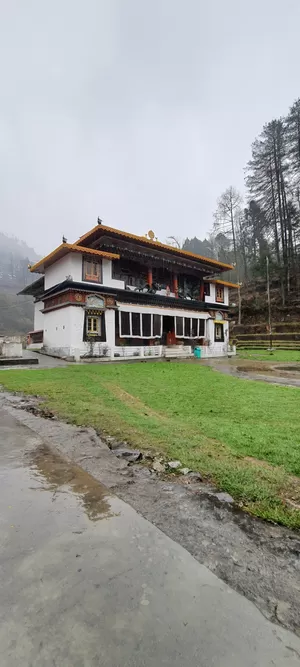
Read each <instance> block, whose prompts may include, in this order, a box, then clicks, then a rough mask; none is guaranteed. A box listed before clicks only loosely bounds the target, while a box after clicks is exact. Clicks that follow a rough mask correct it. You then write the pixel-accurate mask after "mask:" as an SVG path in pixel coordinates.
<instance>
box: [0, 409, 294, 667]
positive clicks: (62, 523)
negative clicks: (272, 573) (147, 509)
mask: <svg viewBox="0 0 300 667" xmlns="http://www.w3.org/2000/svg"><path fill="white" fill-rule="evenodd" d="M0 506H1V513H0V573H1V607H0V653H1V657H0V664H1V667H48V666H49V667H50V666H51V667H53V666H57V667H96V666H97V667H99V666H100V665H101V667H158V666H159V667H160V666H166V667H171V666H172V667H183V666H184V665H188V666H189V667H268V666H271V665H272V666H274V665H275V667H292V666H295V665H300V639H298V638H296V637H295V636H294V635H292V634H291V633H289V632H287V631H285V630H283V629H282V628H280V627H278V626H275V625H272V624H271V623H269V622H268V621H267V620H266V619H265V618H264V617H263V616H262V615H261V614H260V612H259V611H258V610H257V609H256V608H255V607H254V606H253V605H252V604H251V603H250V602H248V601H247V600H246V599H245V598H242V597H240V596H239V595H238V594H237V593H234V592H233V591H232V590H231V589H230V588H229V587H227V586H226V585H225V584H224V583H223V582H222V581H220V580H219V579H218V578H217V577H215V576H214V575H213V574H212V573H210V572H209V571H208V570H207V569H206V568H205V567H204V566H201V565H199V563H197V562H196V561H195V560H194V559H193V558H192V556H190V555H189V554H188V553H187V552H186V551H185V550H184V549H183V548H181V547H180V546H179V545H177V544H176V543H174V542H173V541H172V540H170V539H169V538H167V537H166V536H165V535H164V534H163V533H161V532H160V531H159V530H158V529H156V528H154V526H152V525H151V524H150V523H148V522H147V521H146V520H144V519H143V518H141V517H140V516H139V515H138V514H137V513H136V512H135V511H134V510H133V509H132V508H130V507H129V506H128V505H126V504H125V503H123V502H122V501H120V500H118V499H117V498H115V497H113V496H111V495H109V493H108V491H107V490H106V489H105V488H104V487H102V486H101V485H100V484H99V483H98V482H96V481H95V480H94V478H92V477H91V476H90V475H89V474H88V473H86V472H84V471H83V470H82V469H81V468H79V467H77V466H76V465H73V464H69V463H68V462H66V461H65V460H64V459H63V458H61V456H60V455H56V454H54V453H53V452H52V451H51V450H49V448H48V447H47V445H46V444H45V443H43V442H42V441H41V439H40V438H39V437H37V436H36V434H34V433H33V431H31V430H30V429H28V428H27V427H26V426H24V425H22V424H21V423H19V422H18V421H16V420H15V419H14V417H12V416H11V415H10V414H9V413H8V412H6V411H5V410H0Z"/></svg>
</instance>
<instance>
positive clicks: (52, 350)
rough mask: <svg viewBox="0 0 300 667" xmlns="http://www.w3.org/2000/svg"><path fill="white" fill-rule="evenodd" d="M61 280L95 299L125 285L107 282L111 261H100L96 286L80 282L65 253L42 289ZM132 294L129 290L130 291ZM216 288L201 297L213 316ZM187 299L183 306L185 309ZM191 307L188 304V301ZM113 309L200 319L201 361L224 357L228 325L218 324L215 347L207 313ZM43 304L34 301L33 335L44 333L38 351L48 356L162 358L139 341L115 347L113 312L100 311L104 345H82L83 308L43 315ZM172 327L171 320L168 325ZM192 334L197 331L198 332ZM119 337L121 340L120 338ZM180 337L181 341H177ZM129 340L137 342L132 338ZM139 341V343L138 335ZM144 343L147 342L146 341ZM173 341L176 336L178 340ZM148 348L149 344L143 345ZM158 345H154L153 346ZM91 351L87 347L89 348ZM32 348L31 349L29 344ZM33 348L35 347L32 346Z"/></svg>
mask: <svg viewBox="0 0 300 667" xmlns="http://www.w3.org/2000/svg"><path fill="white" fill-rule="evenodd" d="M66 280H69V281H70V280H71V281H73V282H74V283H81V284H82V288H83V289H84V287H87V286H89V287H90V286H91V285H93V286H95V294H97V293H99V294H101V289H100V290H99V287H101V285H102V286H103V291H104V292H105V289H104V288H105V287H107V288H115V289H116V290H124V289H125V285H124V282H123V281H122V280H117V279H114V278H113V277H112V260H110V259H106V258H105V259H103V260H102V282H101V283H97V284H96V285H95V283H88V282H86V281H83V275H82V255H81V254H80V253H77V252H70V253H69V254H67V255H66V256H65V257H63V258H61V259H58V260H57V261H56V262H55V263H53V264H52V265H51V266H49V267H48V268H46V269H45V284H44V289H45V291H46V290H49V289H50V288H53V287H54V286H56V285H59V284H60V283H63V282H64V281H66ZM133 289H134V288H133ZM157 295H158V296H159V295H160V296H166V290H161V291H160V292H157ZM168 296H173V297H174V300H175V298H176V297H175V294H172V293H171V294H168ZM215 298H216V286H215V284H214V283H210V296H205V303H207V304H211V306H212V309H213V310H214V311H215V314H216V310H217V309H220V311H222V306H227V305H228V287H226V286H224V302H223V303H216V301H215ZM187 304H188V300H187V301H186V305H187ZM191 304H192V302H191ZM116 308H117V309H118V311H119V312H122V311H123V312H134V313H140V314H141V315H142V314H149V313H152V314H153V315H163V316H171V317H174V318H176V317H183V318H193V319H200V320H204V322H205V328H204V337H205V339H206V342H207V345H203V346H202V356H203V357H211V356H223V355H225V354H227V349H228V322H227V321H225V320H222V325H223V331H224V341H222V342H220V343H218V342H215V339H214V338H215V328H214V325H215V321H216V320H215V319H214V316H213V315H214V313H211V312H209V311H207V310H203V312H201V311H197V310H194V309H193V308H192V307H191V309H188V308H187V307H186V308H184V309H183V308H174V307H169V306H167V307H162V306H155V305H153V306H152V305H151V306H148V305H138V304H137V303H128V301H127V300H126V302H122V301H121V300H118V301H117V302H116ZM43 309H44V302H43V301H42V300H39V301H36V303H35V309H34V330H35V331H39V330H43V331H44V339H43V348H44V350H45V351H46V352H47V353H48V354H52V355H55V356H59V357H73V358H75V359H76V360H79V359H80V358H81V357H84V356H85V355H89V354H90V353H91V349H92V353H93V355H95V356H99V355H103V354H104V355H105V356H106V357H107V358H114V357H115V355H117V357H116V358H122V357H128V356H153V357H156V356H162V355H163V354H164V347H163V345H161V344H156V345H151V344H150V345H148V346H145V345H144V341H143V342H142V341H141V345H140V346H138V345H137V346H130V345H128V347H121V346H118V345H116V331H115V309H114V308H106V309H105V311H104V312H103V315H102V317H103V318H104V319H105V329H106V341H105V342H104V341H103V342H93V343H92V344H91V343H90V342H86V341H84V335H83V334H84V326H85V307H84V303H82V304H77V303H76V304H75V303H74V304H72V305H71V304H68V305H65V306H63V307H59V306H58V307H55V308H54V309H53V310H49V311H48V312H43ZM217 319H219V320H221V319H222V316H220V315H219V317H218V318H217ZM174 322H175V320H174ZM198 330H200V329H199V327H198ZM121 337H122V336H121ZM181 337H182V338H183V336H181ZM135 338H138V336H137V337H135ZM141 338H145V336H144V337H142V336H141ZM148 338H153V336H151V337H150V336H149V337H148ZM178 338H179V336H178ZM149 342H150V343H151V341H149ZM190 342H191V345H186V344H185V345H184V344H183V343H182V345H181V346H178V353H179V350H181V352H183V353H186V354H192V343H193V340H191V341H190ZM157 343H159V341H157ZM91 346H92V348H91ZM31 347H34V345H31ZM35 347H37V345H35Z"/></svg>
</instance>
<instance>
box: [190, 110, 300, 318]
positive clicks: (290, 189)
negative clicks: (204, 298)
mask: <svg viewBox="0 0 300 667" xmlns="http://www.w3.org/2000/svg"><path fill="white" fill-rule="evenodd" d="M183 247H184V248H185V249H187V250H193V251H194V252H199V253H200V254H206V255H208V256H211V257H216V258H218V259H220V260H223V261H225V262H228V261H229V262H232V263H234V265H235V267H236V268H235V272H231V276H230V277H231V279H235V280H236V281H237V282H241V283H242V285H243V287H246V286H247V285H248V284H249V283H253V282H254V281H255V282H258V283H259V282H262V281H265V280H266V258H267V257H268V258H269V266H270V278H271V282H272V281H273V284H276V283H277V284H278V288H279V289H280V299H281V302H282V305H283V306H284V305H285V303H286V301H287V299H288V297H289V294H290V292H292V291H294V290H295V289H297V288H298V286H299V284H300V98H299V99H298V100H296V101H295V102H294V103H293V105H292V106H291V107H290V109H289V111H288V113H287V115H286V116H285V117H283V118H278V119H273V120H271V121H269V122H267V123H266V124H265V125H264V126H263V128H262V131H261V133H260V135H259V136H258V137H257V138H256V139H255V140H254V141H253V144H252V156H251V159H250V161H249V162H248V164H247V165H246V166H245V196H244V197H243V196H242V195H241V193H240V192H239V191H238V190H237V189H236V188H235V187H234V185H230V186H229V187H228V188H227V189H226V190H225V192H223V193H222V194H221V195H220V197H219V199H218V202H217V207H216V211H215V213H214V224H213V228H212V232H211V234H209V236H208V238H207V239H204V241H200V240H199V239H197V238H195V239H186V240H185V242H184V244H183Z"/></svg>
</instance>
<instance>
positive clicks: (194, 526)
mask: <svg viewBox="0 0 300 667" xmlns="http://www.w3.org/2000/svg"><path fill="white" fill-rule="evenodd" d="M0 405H1V406H3V407H4V408H5V409H7V410H8V411H9V412H11V413H12V414H13V415H14V416H15V417H17V419H19V420H20V421H21V422H22V423H24V424H26V425H27V426H28V427H29V428H31V429H32V430H33V431H34V432H35V433H38V435H39V436H40V437H41V438H42V439H43V441H44V442H45V444H46V445H48V446H50V447H51V448H53V450H54V451H59V452H60V453H61V454H63V455H64V456H65V457H66V458H68V459H69V460H71V461H73V462H75V463H77V464H78V465H80V466H81V467H82V468H83V469H84V470H86V471H87V472H89V473H90V474H92V475H93V476H94V477H95V478H96V479H97V480H99V481H100V482H101V483H102V484H104V485H105V486H106V487H108V488H109V489H111V491H113V492H114V493H115V494H116V495H117V496H119V497H120V498H121V499H123V500H124V501H126V502H127V503H129V504H130V505H132V507H134V509H135V510H137V511H138V512H139V513H140V514H141V515H142V516H144V517H145V518H147V519H148V520H149V521H151V522H152V523H153V524H154V525H155V526H157V527H158V528H160V529H161V530H162V531H163V532H164V533H166V534H167V535H168V536H169V537H171V538H172V539H173V540H175V541H176V542H178V543H179V544H181V545H182V546H183V547H185V548H186V549H187V551H189V552H190V553H191V554H192V555H193V556H194V557H195V558H196V559H197V560H198V561H199V562H200V563H203V564H204V565H206V566H207V567H208V568H209V569H210V570H211V571H212V572H214V573H215V574H217V576H219V577H220V578H222V579H223V580H224V581H226V582H227V583H228V584H229V585H230V586H231V587H232V588H234V589H235V590H237V591H238V592H239V593H242V594H243V595H245V596H246V597H247V598H248V599H250V600H252V601H253V602H254V604H256V606H257V607H258V608H259V609H260V610H261V612H262V613H263V614H264V615H265V616H266V617H267V618H269V619H270V620H272V621H274V622H277V623H279V624H281V625H283V626H285V627H287V628H290V629H292V630H293V631H294V632H296V633H297V634H298V635H300V604H299V600H300V533H299V532H293V531H290V530H288V529H286V528H283V527H280V526H277V525H272V524H269V523H266V522H263V521H261V520H259V519H255V518H253V517H251V516H249V515H247V514H246V513H244V512H242V511H241V510H239V509H238V508H236V507H235V506H234V505H232V504H230V503H228V502H224V501H222V500H220V499H219V498H218V496H217V495H216V493H215V492H214V490H213V489H211V488H210V487H208V486H207V485H205V484H203V483H201V481H199V480H195V478H192V479H190V477H189V476H186V477H184V478H183V477H180V480H179V478H178V477H177V476H175V475H174V476H172V475H169V476H168V477H166V476H163V477H160V476H159V475H157V474H156V473H154V472H151V471H150V470H149V468H148V467H146V466H145V465H143V464H140V463H137V464H133V465H128V462H127V461H125V460H123V459H119V458H117V457H116V455H115V454H114V451H113V450H111V449H110V448H109V447H108V444H107V441H104V439H103V438H100V437H99V436H98V435H97V434H96V432H95V431H94V430H93V429H91V428H78V427H75V426H71V425H69V424H65V423H62V422H60V421H58V420H56V419H53V418H52V419H49V418H45V417H41V416H39V414H43V407H42V404H39V403H38V401H37V399H34V398H31V399H29V398H28V397H26V398H22V397H19V396H13V395H10V394H7V393H3V394H0ZM33 413H34V414H33ZM47 416H48V417H51V415H50V414H48V415H47V412H46V417H47ZM110 444H111V443H110Z"/></svg>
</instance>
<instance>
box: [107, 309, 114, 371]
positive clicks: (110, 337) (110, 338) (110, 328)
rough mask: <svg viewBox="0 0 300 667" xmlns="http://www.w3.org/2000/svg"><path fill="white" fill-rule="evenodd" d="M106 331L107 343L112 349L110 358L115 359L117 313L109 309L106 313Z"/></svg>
mask: <svg viewBox="0 0 300 667" xmlns="http://www.w3.org/2000/svg"><path fill="white" fill-rule="evenodd" d="M104 316H105V329H106V343H107V345H108V346H109V348H110V357H111V359H113V358H114V348H115V344H116V327H115V311H114V309H113V308H108V309H107V310H106V311H105V315H104Z"/></svg>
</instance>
